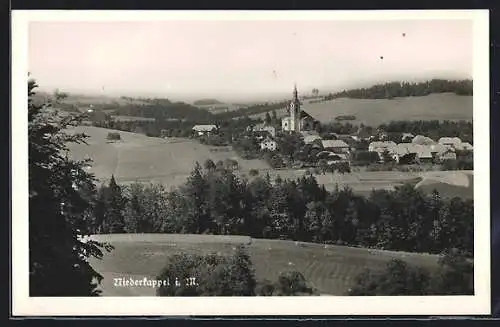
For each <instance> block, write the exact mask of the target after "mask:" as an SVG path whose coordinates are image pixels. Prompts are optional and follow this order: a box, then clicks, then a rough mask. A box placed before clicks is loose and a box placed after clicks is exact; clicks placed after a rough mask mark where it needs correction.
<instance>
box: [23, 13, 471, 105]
mask: <svg viewBox="0 0 500 327" xmlns="http://www.w3.org/2000/svg"><path fill="white" fill-rule="evenodd" d="M472 42H473V40H472V20H456V19H455V20H423V19H420V20H387V21H345V20H343V21H333V20H332V21H150V22H148V21H142V22H31V23H30V26H29V71H30V73H31V77H33V78H35V79H36V80H37V82H38V84H39V85H40V91H46V92H52V91H53V90H54V89H56V88H58V89H60V90H62V91H66V92H69V93H74V94H88V95H106V96H150V97H151V96H156V97H165V98H170V99H173V100H184V101H193V100H196V99H200V98H216V99H219V100H222V101H245V100H250V99H255V98H259V99H260V98H262V99H264V98H266V99H271V98H273V99H274V98H275V99H279V98H282V97H286V96H288V95H289V94H290V92H291V90H292V88H293V84H294V83H297V85H298V88H299V92H300V93H302V94H307V93H310V92H311V89H312V88H318V89H319V90H320V92H323V93H327V92H330V91H339V90H342V89H346V88H351V87H360V86H361V87H362V86H369V85H371V84H376V83H383V82H388V81H401V80H407V81H422V80H428V79H432V78H447V79H472V50H473V44H472ZM381 56H383V59H381V58H380V57H381Z"/></svg>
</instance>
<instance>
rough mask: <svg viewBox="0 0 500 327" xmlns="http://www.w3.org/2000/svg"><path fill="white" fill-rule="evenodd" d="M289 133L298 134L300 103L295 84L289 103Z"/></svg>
mask: <svg viewBox="0 0 500 327" xmlns="http://www.w3.org/2000/svg"><path fill="white" fill-rule="evenodd" d="M290 131H295V132H297V133H299V132H300V101H299V95H298V92H297V84H295V85H294V87H293V98H292V101H291V102H290Z"/></svg>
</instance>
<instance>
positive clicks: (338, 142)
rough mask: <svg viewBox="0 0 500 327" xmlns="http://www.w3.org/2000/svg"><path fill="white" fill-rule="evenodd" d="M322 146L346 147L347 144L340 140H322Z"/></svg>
mask: <svg viewBox="0 0 500 327" xmlns="http://www.w3.org/2000/svg"><path fill="white" fill-rule="evenodd" d="M321 144H323V148H325V149H326V148H348V147H349V145H348V144H347V143H345V142H344V141H342V140H322V141H321Z"/></svg>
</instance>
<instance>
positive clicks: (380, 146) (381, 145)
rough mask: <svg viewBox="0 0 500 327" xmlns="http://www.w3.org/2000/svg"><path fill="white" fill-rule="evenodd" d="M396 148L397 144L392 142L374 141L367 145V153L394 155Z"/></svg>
mask: <svg viewBox="0 0 500 327" xmlns="http://www.w3.org/2000/svg"><path fill="white" fill-rule="evenodd" d="M397 147H398V146H397V144H396V143H394V142H392V141H388V142H381V141H375V142H371V143H370V144H369V145H368V151H370V152H379V153H381V152H385V151H389V152H390V153H395V152H396V151H397Z"/></svg>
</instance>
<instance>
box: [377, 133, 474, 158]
mask: <svg viewBox="0 0 500 327" xmlns="http://www.w3.org/2000/svg"><path fill="white" fill-rule="evenodd" d="M472 150H473V147H472V145H471V144H470V143H468V142H462V140H461V139H460V138H458V137H441V138H440V139H439V140H438V141H437V142H436V141H434V140H432V139H431V138H429V137H426V136H423V135H417V136H414V137H413V138H411V139H409V138H408V137H407V135H403V137H402V142H401V143H398V144H396V143H395V142H393V141H376V142H371V143H370V144H369V145H368V151H370V152H376V153H378V154H379V156H380V159H381V160H384V154H388V155H390V156H391V157H392V158H393V159H394V160H395V161H396V162H398V163H400V162H403V161H404V162H408V163H413V162H416V163H425V162H435V161H438V162H439V161H444V160H455V159H456V158H457V154H456V152H457V151H472Z"/></svg>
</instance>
